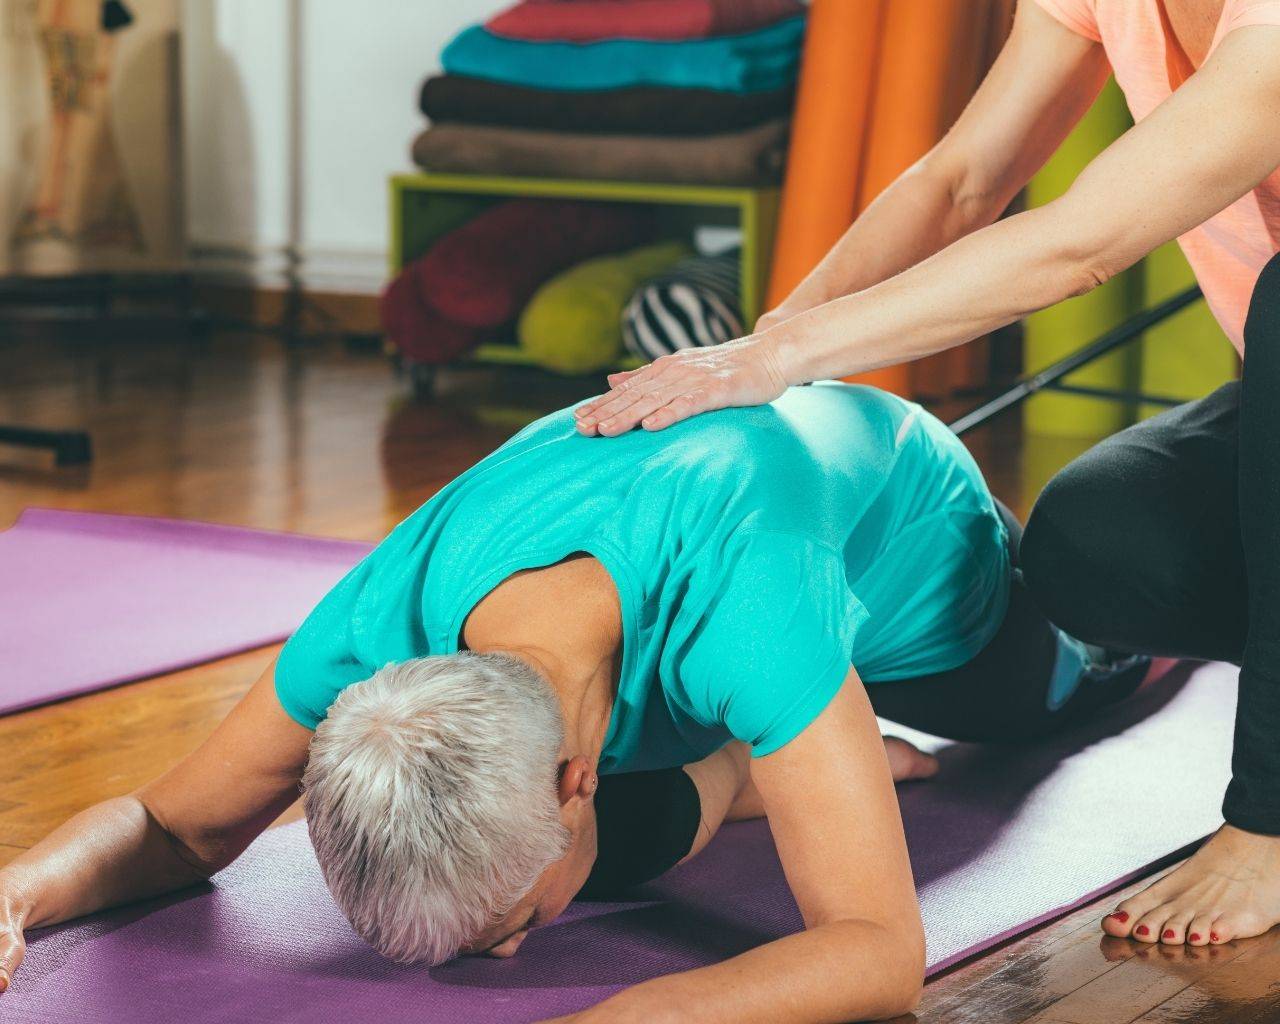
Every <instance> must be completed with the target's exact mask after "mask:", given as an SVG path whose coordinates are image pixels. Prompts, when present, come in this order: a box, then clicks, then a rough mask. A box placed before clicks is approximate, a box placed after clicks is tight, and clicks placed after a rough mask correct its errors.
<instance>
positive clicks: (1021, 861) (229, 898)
mask: <svg viewBox="0 0 1280 1024" xmlns="http://www.w3.org/2000/svg"><path fill="white" fill-rule="evenodd" d="M1235 683H1236V671H1235V669H1232V668H1229V667H1226V666H1220V665H1210V666H1204V667H1201V668H1199V669H1197V670H1196V671H1194V672H1190V671H1188V670H1186V669H1179V670H1176V671H1175V672H1174V673H1171V674H1170V675H1169V676H1168V677H1166V678H1165V680H1164V681H1162V682H1161V683H1160V684H1159V685H1158V686H1157V687H1155V688H1154V689H1153V690H1152V691H1149V692H1147V693H1146V694H1144V695H1143V696H1142V697H1140V698H1138V699H1136V700H1134V701H1131V702H1130V703H1129V704H1127V705H1125V706H1124V707H1123V708H1121V709H1117V710H1116V711H1115V712H1113V713H1112V714H1111V715H1109V716H1108V717H1106V718H1103V719H1099V720H1098V721H1097V722H1094V723H1091V724H1090V725H1089V726H1088V727H1086V728H1085V729H1082V730H1078V731H1076V732H1074V733H1073V734H1071V735H1070V736H1064V737H1060V738H1057V739H1055V740H1053V741H1052V742H1044V743H1040V744H1037V745H1036V746H1035V747H1032V748H1025V749H1008V748H1006V749H993V748H980V747H974V746H966V745H952V746H944V747H942V749H940V751H939V754H940V757H941V759H942V762H943V771H942V773H941V774H940V775H939V777H938V778H936V779H934V780H931V781H929V782H925V783H915V784H911V785H908V786H904V787H902V788H901V789H900V795H901V800H902V809H903V815H904V817H905V820H906V823H907V833H908V840H909V842H910V846H911V855H912V862H913V865H914V867H915V873H916V881H917V885H918V887H919V890H920V898H921V905H922V908H923V911H924V918H925V926H926V930H927V934H928V941H929V963H930V970H931V971H937V970H940V969H941V968H943V967H945V966H947V965H949V964H952V963H954V962H956V961H957V960H959V959H961V958H963V957H966V956H969V955H971V954H973V953H976V952H978V951H981V950H983V949H985V948H988V947H990V946H991V945H994V944H995V943H997V942H999V941H1000V940H1002V939H1004V938H1007V937H1009V936H1011V935H1014V934H1016V933H1018V932H1019V931H1023V930H1026V929H1027V928H1029V927H1031V926H1032V925H1034V924H1037V923H1040V922H1042V921H1044V920H1047V919H1049V918H1051V917H1053V916H1054V915H1057V914H1060V913H1063V912H1065V911H1066V910H1069V909H1071V908H1072V907H1075V906H1078V905H1080V904H1081V903H1083V902H1085V901H1087V900H1088V899H1090V898H1091V897H1093V896H1095V895H1099V894H1101V893H1103V892H1106V891H1108V890H1110V889H1112V888H1115V887H1117V886H1119V885H1121V884H1123V883H1125V882H1126V881H1129V880H1131V879H1133V878H1135V877H1138V876H1140V875H1141V874H1143V873H1145V872H1146V871H1148V870H1150V869H1152V868H1153V867H1156V866H1159V865H1161V864H1162V863H1165V862H1167V861H1169V860H1170V859H1171V856H1172V855H1173V854H1175V853H1176V852H1178V851H1180V850H1183V849H1184V848H1186V847H1187V846H1188V844H1191V843H1193V842H1195V841H1196V840H1198V839H1200V838H1201V837H1203V836H1204V835H1206V834H1207V833H1208V832H1210V831H1212V829H1214V828H1215V827H1216V826H1217V825H1218V824H1219V823H1220V821H1221V818H1220V817H1219V815H1218V804H1219V800H1220V799H1221V794H1222V789H1223V787H1224V785H1225V784H1226V781H1227V764H1228V760H1229V754H1230V747H1231V720H1232V713H1233V709H1234V705H1235ZM893 731H899V730H893ZM931 745H932V746H934V747H938V746H939V744H938V743H937V742H936V741H935V742H934V743H932V744H931ZM1188 749H1194V750H1195V751H1196V755H1197V756H1196V764H1195V766H1194V767H1191V766H1189V765H1188V764H1187V762H1186V760H1185V759H1184V758H1182V757H1181V756H1180V754H1181V752H1182V751H1185V750H1188ZM849 856H851V857H856V856H858V851H857V850H850V851H849ZM799 926H800V919H799V915H798V914H797V911H796V908H795V904H794V903H793V901H792V899H791V896H790V894H789V892H788V890H787V887H786V883H785V881H784V880H783V877H782V873H781V870H780V868H779V866H778V861H777V857H776V856H775V854H774V849H773V843H772V841H771V839H770V836H769V831H768V829H767V827H766V826H765V825H764V824H763V823H762V822H751V823H746V824H741V825H735V826H730V827H728V828H726V829H725V830H724V831H723V832H722V833H721V834H720V835H719V836H718V837H717V838H716V840H715V841H714V842H713V843H712V844H711V846H710V847H708V849H707V850H706V852H704V853H703V854H702V855H701V856H700V857H698V858H696V859H694V860H693V861H691V862H690V863H689V864H687V865H685V866H684V867H682V868H678V869H676V870H675V871H672V872H670V873H669V874H667V875H666V876H664V877H663V878H661V879H659V880H657V881H656V882H654V883H651V884H649V885H647V886H643V887H641V888H639V889H637V890H635V892H634V894H633V898H632V899H631V900H630V901H629V902H619V903H579V904H575V905H574V906H572V907H571V908H570V909H569V911H568V912H567V913H566V914H565V915H564V916H563V917H562V918H561V919H560V920H558V921H556V922H554V923H553V924H550V925H547V926H546V927H543V928H538V929H536V930H535V931H534V932H533V933H532V934H531V935H530V936H529V938H528V939H527V940H526V941H525V942H524V944H523V945H522V946H521V948H520V952H519V954H518V955H517V956H516V957H515V958H514V959H511V960H487V959H463V960H455V961H453V962H451V963H448V964H445V965H443V966H441V967H437V968H425V967H415V966H409V967H403V966H397V965H395V964H391V963H388V962H387V961H385V960H382V959H381V958H380V957H379V956H378V955H377V954H376V953H374V952H373V951H372V950H370V949H369V948H368V947H366V946H365V945H364V944H363V943H362V942H361V941H360V940H359V939H358V938H357V937H356V936H355V935H354V934H353V933H352V932H351V930H350V928H349V927H348V926H347V924H346V922H345V920H344V919H343V917H342V915H341V914H340V913H339V912H338V910H337V909H336V908H335V907H334V905H333V903H332V902H331V900H330V899H329V895H328V892H327V891H326V890H325V887H324V883H323V881H322V880H321V878H320V874H319V871H318V869H317V867H316V864H315V860H314V858H313V856H312V853H311V847H310V845H309V843H308V842H307V835H306V831H305V829H304V827H303V825H302V824H301V823H298V824H295V825H290V826H286V827H284V828H281V829H278V830H275V831H272V832H269V833H267V834H266V835H265V836H263V837H262V838H261V839H259V840H258V842H256V843H255V844H254V845H253V846H252V847H251V848H250V849H249V851H248V852H247V853H246V854H245V855H244V857H243V858H241V860H240V861H238V862H237V863H236V864H235V865H234V866H232V867H231V868H229V869H228V870H226V871H224V872H222V873H221V874H220V875H218V876H217V878H216V879H215V883H214V885H213V886H212V887H205V888H203V889H201V890H197V891H195V892H194V893H188V894H185V895H183V896H181V897H176V898H171V899H169V900H166V901H161V902H156V903H153V904H150V905H147V906H139V907H134V908H130V909H127V910H123V911H119V912H115V913H112V914H108V915H102V916H99V917H98V918H95V919H92V920H90V921H88V922H85V923H81V924H74V925H67V926H63V927H61V928H53V929H47V930H45V931H44V932H42V933H41V932H37V933H33V934H32V936H31V941H30V946H29V950H28V954H27V961H26V963H25V964H24V966H23V968H22V970H21V971H20V972H19V973H18V976H17V977H16V978H15V980H14V985H13V988H12V989H11V990H10V992H9V993H8V994H7V995H5V996H0V1020H4V1021H5V1022H8V1024H37V1022H39V1024H73V1022H74V1024H108V1022H112V1024H114V1022H118V1021H128V1022H130V1024H168V1022H171V1021H172V1022H182V1024H213V1022H219V1024H249V1022H259V1021H273V1022H280V1024H330V1022H332V1024H347V1022H349V1021H377V1022H378V1024H410V1022H412V1024H422V1022H449V1024H453V1022H458V1024H462V1022H465V1024H496V1022H500V1021H501V1022H508V1021H517V1022H519V1021H535V1020H541V1019H543V1018H545V1017H550V1016H555V1015H558V1014H563V1013H569V1012H572V1011H575V1010H578V1009H581V1008H583V1007H585V1006H588V1005H590V1004H592V1003H594V1002H597V1001H599V1000H600V999H602V998H604V997H606V996H608V995H609V994H610V993H612V992H615V991H617V990H618V989H620V988H622V987H624V986H627V985H632V984H634V983H636V982H639V981H643V980H644V979H646V978H651V977H654V976H655V975H659V974H664V973H668V972H671V971H678V970H682V969H686V968H690V967H695V966H698V965H700V964H706V963H711V962H714V961H717V960H720V959H723V958H725V957H728V956H732V955H734V954H736V953H739V952H741V951H743V950H746V949H748V948H750V947H752V946H755V945H757V944H759V943H762V942H766V941H768V940H769V939H771V938H774V937H775V936H779V935H783V934H785V933H788V932H790V931H793V930H795V929H796V928H798V927H799ZM1099 937H1101V934H1100V935H1099Z"/></svg>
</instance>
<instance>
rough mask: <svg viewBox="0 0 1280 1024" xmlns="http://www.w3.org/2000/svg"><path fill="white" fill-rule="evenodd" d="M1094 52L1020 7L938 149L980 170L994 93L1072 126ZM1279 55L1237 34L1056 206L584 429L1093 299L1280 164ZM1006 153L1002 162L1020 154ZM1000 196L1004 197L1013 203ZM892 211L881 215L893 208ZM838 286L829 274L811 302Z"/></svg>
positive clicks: (618, 402)
mask: <svg viewBox="0 0 1280 1024" xmlns="http://www.w3.org/2000/svg"><path fill="white" fill-rule="evenodd" d="M1051 35H1056V37H1057V38H1058V39H1059V40H1060V43H1061V45H1062V47H1063V51H1064V55H1063V56H1062V57H1061V58H1060V59H1056V60H1049V59H1048V58H1047V55H1046V63H1045V65H1044V68H1043V69H1040V68H1034V67H1029V66H1027V61H1026V59H1025V56H1026V52H1029V51H1030V50H1032V49H1033V46H1032V44H1033V43H1036V42H1037V40H1038V41H1039V43H1038V44H1037V46H1036V47H1034V48H1035V49H1038V50H1039V51H1040V52H1042V53H1043V46H1042V45H1041V44H1043V43H1044V42H1045V41H1046V40H1048V39H1049V38H1050V36H1051ZM1100 52H1101V50H1100V47H1098V45H1097V44H1093V43H1089V42H1087V41H1086V40H1083V39H1081V38H1079V37H1076V36H1073V35H1072V33H1070V32H1068V31H1067V30H1066V29H1064V28H1062V27H1060V26H1058V25H1056V23H1054V22H1052V20H1051V19H1050V18H1049V17H1048V15H1046V14H1044V13H1043V12H1042V11H1040V10H1038V9H1037V8H1036V7H1035V6H1034V5H1032V4H1029V3H1025V2H1024V3H1023V4H1021V5H1020V9H1019V17H1018V25H1017V26H1016V27H1015V31H1014V34H1013V36H1012V37H1011V39H1010V42H1009V44H1008V45H1007V46H1006V52H1005V53H1003V54H1002V55H1001V57H1000V59H999V61H997V63H996V66H995V67H994V68H993V70H992V73H991V75H989V76H988V78H987V80H986V82H984V84H983V86H982V88H981V89H980V90H979V92H978V94H977V96H976V97H975V98H974V100H973V102H972V103H971V104H970V107H969V109H968V110H967V111H966V112H965V115H964V117H963V118H962V119H961V122H960V123H959V124H957V127H956V130H955V131H954V132H953V133H952V135H951V136H948V139H947V140H944V142H943V143H942V144H941V149H942V150H943V151H946V150H947V149H953V150H954V151H956V152H959V153H960V154H961V156H962V158H963V160H968V159H978V154H977V152H976V150H974V149H973V146H974V140H975V139H976V138H977V137H978V136H977V129H978V125H977V124H974V123H973V122H981V123H982V124H989V123H990V119H991V118H993V117H995V116H996V114H995V112H996V110H997V108H998V106H999V104H998V103H997V99H996V97H994V96H993V95H992V93H993V91H994V90H998V89H1005V88H1007V89H1011V90H1012V91H1013V95H1014V96H1015V97H1021V99H1022V102H1023V104H1024V105H1025V106H1024V108H1023V109H1024V110H1025V111H1033V110H1036V109H1037V106H1036V105H1037V103H1038V104H1040V106H1039V108H1038V109H1040V110H1041V112H1042V113H1044V114H1045V115H1046V116H1048V117H1050V119H1051V120H1055V123H1056V115H1055V114H1054V111H1061V110H1063V109H1068V108H1069V109H1070V110H1072V111H1074V112H1075V114H1076V115H1078V113H1079V109H1080V104H1079V98H1078V97H1073V96H1072V95H1071V94H1070V91H1069V90H1068V89H1066V86H1067V83H1068V82H1069V80H1070V79H1071V77H1072V74H1077V75H1079V74H1083V72H1082V71H1080V68H1081V66H1082V64H1083V65H1088V64H1089V62H1090V60H1096V59H1097V58H1096V56H1095V57H1092V58H1091V57H1090V56H1089V54H1090V53H1093V54H1095V55H1096V54H1100ZM1278 53H1280V28H1275V27H1271V26H1251V27H1247V28H1242V29H1237V30H1235V31H1233V32H1231V33H1229V34H1228V35H1227V37H1226V38H1225V39H1224V40H1223V41H1222V43H1221V44H1220V45H1219V46H1218V48H1217V50H1216V51H1215V52H1214V54H1213V56H1212V57H1211V58H1210V59H1209V60H1208V61H1207V62H1206V63H1205V64H1204V66H1203V67H1201V68H1200V70H1198V71H1197V72H1196V73H1195V74H1194V75H1193V76H1191V78H1190V79H1189V80H1188V81H1187V82H1186V83H1185V84H1184V85H1183V86H1182V87H1181V88H1179V89H1178V90H1177V91H1176V92H1175V93H1174V94H1173V95H1172V96H1171V97H1170V98H1169V99H1167V100H1166V101H1165V102H1164V103H1162V104H1161V105H1160V106H1159V107H1158V108H1156V110H1155V111H1154V112H1152V114H1151V115H1150V116H1148V117H1147V118H1145V119H1144V120H1143V121H1142V122H1141V123H1140V124H1138V125H1137V126H1136V127H1135V128H1133V129H1132V130H1130V131H1129V132H1127V133H1126V134H1125V135H1124V136H1123V137H1122V138H1120V139H1119V140H1117V141H1116V142H1115V143H1113V144H1112V145H1111V146H1110V147H1109V148H1108V149H1107V150H1106V151H1105V152H1104V153H1102V154H1101V155H1100V156H1099V157H1098V158H1097V159H1096V160H1094V161H1093V163H1092V164H1090V165H1089V167H1088V168H1086V169H1085V171H1084V172H1083V173H1082V174H1081V175H1080V177H1079V178H1078V179H1077V180H1076V182H1075V184H1074V185H1073V186H1072V188H1071V189H1070V190H1069V191H1068V192H1067V193H1066V195H1064V196H1063V197H1062V198H1060V199H1058V200H1056V201H1054V202H1052V203H1049V204H1047V205H1046V206H1043V207H1040V208H1038V209H1035V210H1030V211H1028V212H1026V213H1021V214H1018V215H1016V216H1013V217H1010V218H1007V219H1005V220H1002V221H999V222H998V223H995V224H991V225H989V226H987V227H982V228H979V229H978V230H975V231H972V233H970V234H968V235H966V236H964V237H962V238H960V239H959V240H958V241H955V242H953V243H951V244H950V245H948V246H947V247H946V248H944V249H942V250H941V251H940V252H937V253H936V254H935V255H933V256H931V257H929V258H928V259H925V260H923V261H922V262H920V263H918V264H917V265H915V266H913V267H911V268H910V269H908V270H904V271H903V272H902V273H899V274H897V275H896V276H892V277H889V278H887V279H885V280H881V281H880V282H879V283H877V284H874V285H871V286H870V287H865V286H864V287H862V288H861V290H858V291H854V292H853V293H852V294H849V295H845V296H843V297H840V298H836V299H833V300H831V301H827V302H825V303H824V304H822V305H818V306H815V307H812V308H809V309H807V310H806V311H805V312H800V313H797V314H796V315H793V316H790V318H789V319H786V320H783V321H782V322H780V323H776V324H775V325H774V326H770V327H768V329H766V330H764V331H763V332H762V333H759V334H755V335H752V336H751V337H748V338H744V339H741V340H739V341H737V342H731V343H730V344H729V345H727V346H719V347H717V348H710V349H697V350H689V351H688V352H687V353H681V354H679V355H676V356H665V357H663V358H662V359H660V360H658V361H657V362H655V363H653V364H651V365H650V366H648V367H645V368H643V369H641V370H638V371H635V372H634V373H632V374H630V375H624V376H623V377H622V378H619V379H618V380H617V382H616V384H615V386H614V389H613V390H612V391H611V392H609V393H608V394H607V395H605V396H602V398H600V399H597V400H596V402H594V403H591V404H589V405H588V406H584V407H583V409H582V410H579V412H580V416H579V428H580V429H581V430H583V431H584V432H586V433H597V432H598V433H604V434H616V433H621V432H623V431H625V430H629V429H631V428H632V427H634V426H636V425H637V424H641V425H643V426H645V427H646V428H647V429H660V428H662V427H665V426H668V425H670V424H671V423H673V422H676V421H677V420H680V419H684V418H686V417H687V416H691V415H694V414H696V413H699V412H704V411H706V410H709V409H716V408H722V407H724V406H727V405H751V404H757V403H759V402H763V401H768V400H770V399H772V398H774V397H776V396H777V395H779V394H781V392H782V390H783V389H784V388H785V387H786V386H788V385H791V384H798V383H802V382H805V381H810V380H818V379H822V378H828V377H837V376H845V375H848V374H853V373H861V372H864V371H866V370H873V369H877V368H879V367H883V366H890V365H893V364H895V363H900V362H904V361H906V360H911V359H916V358H919V357H922V356H926V355H929V354H931V353H934V352H939V351H942V350H944V349H947V348H950V347H952V346H954V345H958V344H961V343H963V342H966V341H969V340H971V339H973V338H975V337H978V336H979V335H981V334H984V333H986V332H988V331H990V330H993V329H995V328H997V327H1000V326H1002V325H1004V324H1008V323H1011V322H1013V321H1014V320H1017V319H1019V318H1021V317H1023V316H1025V315H1027V314H1028V313H1031V312H1034V311H1035V310H1038V309H1043V308H1045V307H1046V306H1051V305H1053V304H1054V303H1056V302H1059V301H1061V300H1062V299H1065V298H1069V297H1070V296H1073V295H1079V294H1083V293H1084V292H1087V291H1089V290H1091V289H1092V288H1094V287H1096V286H1097V285H1098V284H1100V283H1102V282H1103V281H1106V280H1107V279H1108V278H1110V277H1111V276H1112V275H1114V274H1116V273H1118V272H1119V271H1121V270H1123V269H1125V268H1126V267H1129V266H1131V265H1132V264H1134V263H1135V262H1137V261H1138V260H1139V259H1141V258H1142V257H1143V256H1144V255H1146V254H1147V253H1148V252H1150V251H1151V250H1152V249H1154V248H1156V247H1157V246H1158V245H1161V244H1163V243H1164V242H1166V241H1168V240H1169V239H1171V238H1175V237H1176V236H1178V235H1180V234H1183V233H1184V232H1186V231H1188V230H1189V229H1191V228H1193V227H1196V226H1197V225H1199V224H1202V223H1204V221H1206V220H1208V219H1209V218H1210V217H1212V216H1213V215H1214V214H1216V213H1218V212H1219V211H1221V210H1223V209H1225V208H1226V207H1227V206H1229V205H1230V204H1231V203H1232V202H1234V201H1235V200H1236V199H1238V198H1240V197H1241V196H1242V195H1244V194H1245V193H1246V192H1248V191H1249V190H1250V189H1252V188H1253V187H1254V186H1256V185H1257V184H1258V183H1259V182H1260V181H1262V180H1263V179H1264V178H1265V177H1267V175H1269V174H1270V173H1271V172H1272V171H1274V170H1275V168H1276V167H1277V165H1280V133H1276V132H1274V131H1271V130H1268V126H1271V125H1274V124H1275V123H1276V120H1277V117H1278V116H1280V60H1277V59H1276V57H1277V54H1278ZM1073 67H1074V68H1075V69H1076V71H1075V72H1071V68H1073ZM1093 70H1094V72H1095V73H1096V67H1094V68H1093ZM1014 71H1016V72H1017V74H1016V75H1014V74H1013V72H1014ZM1036 81H1040V82H1041V83H1042V86H1043V85H1044V84H1049V85H1052V86H1053V89H1052V90H1051V91H1050V98H1051V99H1052V102H1051V103H1049V104H1048V105H1047V106H1046V105H1045V103H1044V100H1045V96H1046V91H1045V89H1044V88H1043V87H1042V86H1041V87H1037V88H1031V87H1030V86H1029V85H1028V84H1027V83H1028V82H1036ZM1064 90H1065V91H1064ZM1089 95H1090V97H1091V98H1092V95H1093V94H1092V93H1090V94H1089ZM1006 102H1007V101H1006ZM1063 105H1065V106H1063ZM1018 120H1019V121H1021V120H1023V119H1022V118H1019V119H1018ZM966 121H967V122H970V123H968V124H966ZM953 137H954V138H953ZM1046 138H1048V136H1046ZM1042 141H1043V140H1042ZM1004 151H1005V153H1006V156H1007V155H1008V153H1009V152H1018V150H1016V149H1014V150H1009V149H1008V148H1007V147H1006V149H1005V150H1004ZM1046 155H1047V153H1046V152H1044V151H1042V150H1040V149H1038V150H1037V152H1036V153H1035V158H1036V159H1035V160H1033V159H1030V158H1027V159H1020V160H1018V161H1015V162H1014V163H1013V164H1009V165H1008V168H1007V170H1006V173H1005V175H1003V176H1001V175H996V176H995V177H994V178H990V177H989V176H983V177H982V178H980V179H979V180H998V181H1002V182H1003V183H1004V185H1003V188H1004V189H1007V188H1008V187H1009V186H1010V185H1012V184H1014V183H1015V182H1016V183H1017V186H1018V187H1020V186H1021V184H1022V182H1021V181H1018V179H1019V178H1023V179H1025V176H1026V175H1027V174H1029V173H1031V172H1034V170H1035V168H1036V166H1038V163H1037V162H1036V161H1037V160H1043V158H1044V156H1046ZM930 159H932V157H929V158H926V162H927V161H928V160H930ZM963 160H962V161H961V162H963ZM948 166H951V163H950V160H949V161H948ZM1015 170H1016V173H1015ZM894 187H895V188H897V187H898V186H896V185H895V186H894ZM997 191H998V192H1000V197H1001V198H1003V197H1004V191H1002V190H1001V189H997ZM1009 194H1012V193H1009ZM885 198H886V205H887V201H888V200H889V199H890V198H892V197H890V196H888V195H886V197H885ZM895 205H897V204H895ZM903 205H905V200H904V201H903ZM883 220H884V218H883V217H882V218H881V221H882V222H883ZM914 237H915V238H917V239H919V238H920V237H921V236H920V235H919V234H917V235H915V236H914ZM906 251H907V247H904V248H902V249H899V250H898V257H897V258H898V259H902V258H909V257H907V256H905V255H904V254H905V253H906ZM853 283H854V287H857V286H858V284H859V282H858V281H856V280H854V282H853ZM839 287H840V282H839V281H833V280H832V279H831V278H830V277H828V278H827V283H826V284H823V283H822V282H821V281H819V282H818V283H815V284H813V285H812V287H811V288H809V289H807V291H806V294H807V295H809V296H810V297H813V296H815V295H819V294H820V293H821V292H823V291H824V290H825V289H826V288H831V289H834V290H839ZM804 289H806V286H805V285H802V286H801V290H804ZM799 291H800V290H798V292H799ZM793 298H794V296H793ZM802 299H803V296H802ZM787 301H788V303H789V302H791V299H788V300H787ZM807 301H808V300H807V299H804V300H803V301H802V302H800V303H799V304H798V305H804V304H805V302H807ZM785 305H786V304H785V303H784V306H785Z"/></svg>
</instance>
